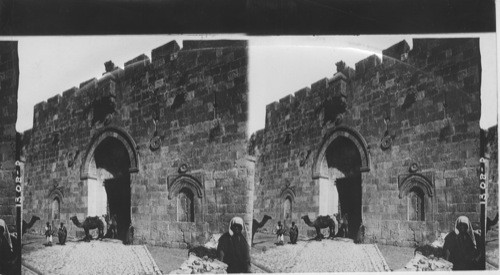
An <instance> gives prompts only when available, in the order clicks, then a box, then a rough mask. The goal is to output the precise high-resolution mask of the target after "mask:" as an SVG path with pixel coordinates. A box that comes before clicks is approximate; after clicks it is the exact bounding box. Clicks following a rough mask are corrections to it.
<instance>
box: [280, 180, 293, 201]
mask: <svg viewBox="0 0 500 275" xmlns="http://www.w3.org/2000/svg"><path fill="white" fill-rule="evenodd" d="M290 185H291V183H290V181H289V180H286V181H285V186H284V187H283V188H281V193H280V197H281V198H282V199H286V198H287V197H290V199H291V201H294V200H295V186H290Z"/></svg>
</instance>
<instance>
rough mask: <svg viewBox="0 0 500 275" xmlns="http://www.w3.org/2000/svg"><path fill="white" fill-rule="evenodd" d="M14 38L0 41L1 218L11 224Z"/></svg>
mask: <svg viewBox="0 0 500 275" xmlns="http://www.w3.org/2000/svg"><path fill="white" fill-rule="evenodd" d="M18 84H19V57H18V53H17V41H0V218H1V219H3V220H4V221H5V223H6V224H7V225H14V224H15V222H16V220H15V218H16V206H15V197H16V191H15V189H14V188H15V185H16V184H15V180H14V179H15V176H14V175H15V162H16V121H17V88H18Z"/></svg>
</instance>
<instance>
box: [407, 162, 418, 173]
mask: <svg viewBox="0 0 500 275" xmlns="http://www.w3.org/2000/svg"><path fill="white" fill-rule="evenodd" d="M418 169H419V167H418V164H416V163H415V162H414V163H412V164H411V165H410V169H409V170H410V173H416V172H417V171H418Z"/></svg>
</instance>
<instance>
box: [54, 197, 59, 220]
mask: <svg viewBox="0 0 500 275" xmlns="http://www.w3.org/2000/svg"><path fill="white" fill-rule="evenodd" d="M60 206H61V202H60V201H59V198H57V197H56V198H54V200H53V201H52V219H53V220H58V219H60V216H61V211H60Z"/></svg>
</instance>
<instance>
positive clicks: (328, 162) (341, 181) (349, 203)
mask: <svg viewBox="0 0 500 275" xmlns="http://www.w3.org/2000/svg"><path fill="white" fill-rule="evenodd" d="M369 167H370V162H369V154H368V150H367V145H366V142H365V141H364V139H363V138H362V136H361V135H360V134H359V133H358V132H357V131H356V130H354V129H351V128H348V127H339V128H337V129H335V130H334V131H333V132H332V133H331V134H330V135H327V137H326V138H325V140H324V141H323V144H322V146H321V148H320V150H319V152H318V155H317V158H316V160H315V163H314V165H313V179H314V180H315V182H316V183H317V184H318V185H319V215H330V216H332V215H341V216H343V215H346V214H347V220H348V223H349V237H350V238H355V237H356V235H357V232H358V230H359V227H360V225H361V223H362V216H363V213H362V176H361V173H362V172H367V171H369Z"/></svg>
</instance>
